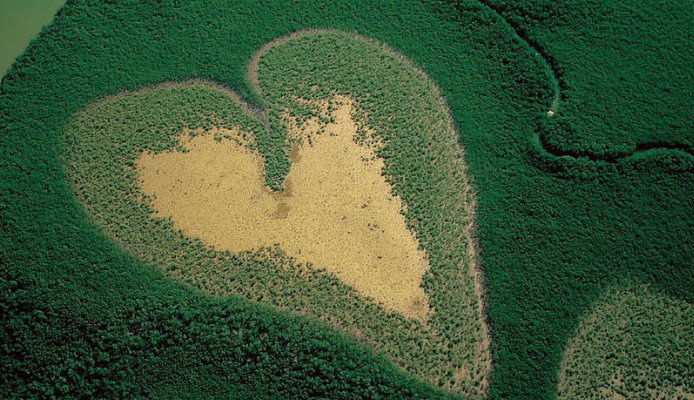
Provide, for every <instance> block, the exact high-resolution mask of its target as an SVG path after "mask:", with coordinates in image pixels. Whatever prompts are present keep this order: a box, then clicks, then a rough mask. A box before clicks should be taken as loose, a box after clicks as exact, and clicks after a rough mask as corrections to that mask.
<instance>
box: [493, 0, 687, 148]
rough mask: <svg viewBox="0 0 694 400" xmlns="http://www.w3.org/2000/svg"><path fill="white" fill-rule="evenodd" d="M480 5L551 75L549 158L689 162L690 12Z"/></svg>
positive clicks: (664, 4) (597, 5)
mask: <svg viewBox="0 0 694 400" xmlns="http://www.w3.org/2000/svg"><path fill="white" fill-rule="evenodd" d="M483 3H486V4H488V5H489V6H490V7H491V8H493V9H494V10H496V11H497V12H499V14H500V15H501V16H502V17H503V18H505V19H506V20H507V21H508V22H509V24H510V25H511V26H512V27H513V28H514V29H515V30H516V31H517V32H518V33H519V34H520V35H521V36H522V37H523V39H524V40H526V41H528V42H529V43H531V44H532V45H534V47H535V48H536V49H541V51H542V55H543V56H545V57H547V59H548V62H549V64H550V65H551V66H552V67H553V68H554V72H555V73H556V75H557V79H558V81H559V86H560V87H561V89H562V90H561V101H560V106H559V116H560V118H555V119H552V120H549V121H547V122H548V126H546V127H544V128H543V133H544V136H543V141H544V143H545V146H547V147H548V148H549V149H551V151H553V152H554V153H557V154H571V155H583V156H589V157H592V158H594V159H605V160H614V159H616V158H619V157H624V156H629V155H632V154H633V153H634V152H635V151H637V152H642V151H647V150H651V149H679V150H680V151H686V152H689V153H690V154H694V134H693V132H694V125H692V117H693V114H692V109H694V97H692V96H691V95H690V93H691V91H692V80H693V79H694V46H692V26H694V6H693V5H692V3H691V2H688V1H673V0H670V1H639V2H638V3H637V4H634V3H625V2H619V1H615V2H604V1H599V0H565V1H562V2H556V1H551V0H537V1H513V0H483ZM577 21H581V23H577Z"/></svg>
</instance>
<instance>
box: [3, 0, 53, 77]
mask: <svg viewBox="0 0 694 400" xmlns="http://www.w3.org/2000/svg"><path fill="white" fill-rule="evenodd" d="M63 3H65V0H0V76H4V75H5V72H7V70H8V69H9V68H10V66H11V65H12V62H13V61H14V59H15V58H17V57H18V56H19V55H20V54H22V52H23V51H24V49H25V48H26V47H27V45H28V44H29V42H31V39H33V38H34V37H35V36H36V35H37V34H38V33H39V32H41V28H42V27H43V26H44V25H46V24H48V23H49V22H51V19H52V18H53V15H55V13H56V11H58V8H60V6H62V5H63Z"/></svg>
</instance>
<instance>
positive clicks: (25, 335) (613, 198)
mask: <svg viewBox="0 0 694 400" xmlns="http://www.w3.org/2000/svg"><path fill="white" fill-rule="evenodd" d="M490 3H494V4H493V5H495V6H496V8H498V9H499V10H501V15H502V16H504V17H505V18H507V19H508V20H509V21H511V22H513V23H514V24H515V25H517V26H518V27H519V28H520V31H521V33H522V34H523V35H525V36H526V37H528V38H531V39H532V41H533V43H534V44H535V45H536V46H537V47H539V48H541V49H542V52H543V54H546V56H547V57H548V58H549V59H550V60H553V61H552V62H553V63H554V65H555V68H556V71H557V73H558V75H559V79H560V83H561V85H562V87H563V88H564V89H565V90H564V91H563V96H565V98H564V99H563V100H562V103H561V104H560V107H559V114H558V115H559V117H558V118H554V119H551V118H548V117H547V116H546V111H547V110H548V109H549V107H550V106H551V103H552V96H553V90H552V89H553V85H554V83H553V82H552V81H551V79H550V78H548V74H547V64H546V63H545V62H544V61H542V60H540V59H538V57H536V56H533V54H532V51H531V50H530V49H529V48H528V43H527V41H523V40H519V39H518V38H517V37H516V36H515V33H514V32H515V31H514V29H513V28H512V27H511V26H510V25H509V24H508V22H507V21H504V20H503V19H502V18H501V17H499V15H498V14H497V13H496V12H494V11H492V10H490V9H489V8H487V7H485V6H484V5H482V4H480V3H478V2H477V1H475V0H464V1H459V2H457V4H455V5H453V4H448V3H445V4H444V3H440V2H437V1H426V2H424V3H420V2H414V1H407V0H397V1H396V0H393V1H387V0H383V1H373V2H372V1H363V2H352V1H344V2H338V1H325V2H321V1H315V0H311V1H301V0H299V1H294V2H286V1H270V2H257V1H242V0H239V1H233V2H230V1H222V0H207V1H173V0H172V1H161V2H141V1H135V0H123V1H120V0H119V1H87V0H80V1H71V2H70V3H69V4H68V6H66V7H65V8H63V9H62V10H61V12H60V13H59V15H58V17H57V18H56V20H55V22H54V24H53V25H52V27H51V28H50V29H49V30H47V31H46V32H44V33H43V35H42V36H41V37H40V39H39V40H38V41H36V42H34V43H33V45H32V46H31V47H30V48H29V50H28V51H27V53H26V54H25V55H24V56H23V57H21V58H20V59H19V60H18V61H17V62H16V63H15V65H14V67H13V69H12V70H10V71H9V72H8V75H7V76H6V77H5V78H4V80H3V82H2V85H1V86H0V293H1V294H0V296H2V299H1V300H0V315H2V323H1V324H0V366H1V367H0V368H2V369H1V370H0V397H3V398H12V397H51V396H53V397H56V398H57V397H61V398H69V397H73V398H76V397H87V398H90V397H137V396H140V397H154V396H157V395H158V396H162V397H164V396H169V397H181V398H196V397H197V398H205V397H207V398H212V397H214V398H220V397H229V398H234V397H238V398H260V397H275V398H283V397H284V398H291V397H294V398H306V397H329V398H339V397H344V398H359V397H366V398H379V396H380V397H381V398H383V397H391V398H396V397H402V398H416V397H421V398H435V397H436V396H441V395H440V394H438V392H434V391H433V390H432V389H429V388H427V387H423V386H421V385H420V384H417V383H414V382H413V381H411V380H409V379H408V378H406V377H405V375H403V374H401V373H397V372H395V371H394V370H393V367H392V366H390V364H387V363H386V362H385V361H384V359H383V358H381V357H376V356H374V355H372V354H371V353H370V352H369V351H367V350H365V349H364V348H362V347H361V346H357V345H353V344H350V343H351V342H350V341H349V340H346V339H345V338H344V337H343V336H341V335H339V334H336V333H329V332H327V331H326V330H325V329H324V327H322V326H316V325H315V324H313V323H308V322H306V321H304V320H302V319H298V318H296V317H292V316H288V315H283V314H278V313H277V312H276V311H272V310H268V309H266V308H265V307H262V306H259V305H257V304H249V303H247V302H246V301H244V300H242V299H239V298H236V297H231V298H229V299H226V300H216V299H211V298H208V297H205V296H204V295H202V294H199V293H197V292H195V291H193V290H190V289H187V288H182V287H181V286H180V285H178V284H174V283H172V282H170V280H168V279H167V278H165V277H164V276H163V274H162V273H160V272H157V271H155V270H152V269H148V268H146V266H145V265H143V263H142V262H141V261H139V260H135V259H134V258H133V257H132V256H130V255H128V254H125V253H124V252H123V251H122V250H121V249H119V248H118V246H116V245H114V244H113V243H112V242H111V241H110V240H108V239H107V238H106V236H105V235H104V234H103V232H100V231H98V230H97V229H95V228H94V227H93V224H92V223H91V222H90V221H89V220H88V218H87V217H86V214H85V212H84V211H83V210H82V209H81V208H80V206H79V205H78V203H77V202H76V201H75V196H74V193H73V190H72V188H71V185H70V184H69V183H68V182H67V181H66V177H67V176H68V175H66V173H65V171H63V169H62V167H61V163H60V158H59V154H60V143H61V140H62V138H63V133H64V129H65V127H66V125H67V124H68V122H69V120H70V117H71V116H72V115H73V114H74V113H76V112H77V111H78V110H80V109H81V108H83V107H84V106H86V105H87V104H89V103H90V102H93V101H95V100H97V99H100V98H103V97H104V96H107V95H111V94H116V93H118V92H120V91H122V90H129V89H135V88H140V87H144V86H148V85H152V84H156V83H160V82H165V81H182V80H186V79H190V78H194V77H197V78H204V79H208V80H213V81H217V82H221V83H224V84H225V85H227V86H230V87H233V88H236V89H237V90H238V91H240V92H241V93H243V94H244V96H246V97H247V98H250V99H255V101H258V99H257V96H255V95H253V94H252V91H251V90H250V85H249V84H248V82H247V78H246V77H245V76H244V65H245V63H246V62H247V61H248V60H249V59H250V57H251V55H252V54H253V52H254V51H255V50H256V49H258V48H259V47H260V46H261V45H262V44H263V43H265V42H267V41H269V40H271V39H273V38H275V37H277V36H280V35H283V34H287V33H289V32H291V31H295V30H299V29H302V28H307V27H330V28H336V29H343V30H348V31H357V32H359V33H361V34H364V35H366V36H369V37H373V38H376V39H379V40H382V41H384V42H386V43H388V44H389V45H391V46H393V47H394V48H395V49H396V50H398V51H400V52H402V53H403V54H405V55H407V56H408V57H410V58H411V59H412V60H413V61H414V62H415V63H416V64H418V65H420V66H421V67H422V68H424V69H425V70H426V71H427V72H428V73H429V74H430V76H431V77H432V78H433V79H434V80H435V81H436V82H437V83H438V84H439V86H440V87H441V88H442V92H443V94H444V95H445V96H446V99H447V101H448V103H449V105H450V107H451V111H452V115H453V117H454V119H455V121H456V123H457V124H458V126H459V128H460V133H461V142H462V143H463V144H464V146H465V148H466V156H467V160H468V162H469V165H470V170H469V172H470V175H471V178H472V179H473V180H474V182H473V183H474V186H475V188H476V189H477V191H478V197H479V204H478V216H477V227H478V231H477V234H478V237H479V241H480V244H481V251H482V259H483V262H484V267H485V274H486V275H485V280H486V282H487V293H486V295H487V307H488V312H489V321H490V323H491V328H492V332H493V356H494V363H495V366H494V372H493V375H492V380H491V385H492V386H491V392H490V396H491V397H492V398H508V399H524V398H528V399H530V398H533V399H535V398H543V399H550V398H553V397H554V392H555V389H556V380H557V370H558V367H559V363H560V360H561V357H562V352H563V347H564V345H565V344H566V342H567V341H568V339H569V336H570V335H571V334H572V332H573V330H574V328H575V326H576V324H577V323H578V321H579V319H580V317H581V316H582V314H583V313H584V312H586V311H587V310H588V309H589V308H590V305H591V304H592V303H593V302H594V301H595V300H596V299H597V298H599V296H600V294H601V293H602V292H604V291H605V290H606V289H607V288H608V287H610V286H612V285H614V284H616V283H618V282H619V281H620V280H621V279H623V278H624V277H628V278H629V279H633V280H636V281H645V282H648V283H649V284H651V285H652V286H653V287H655V288H657V290H659V291H662V292H664V293H667V294H668V295H670V296H675V297H678V298H680V299H683V300H685V301H687V302H689V303H691V302H693V301H694V296H692V293H694V272H693V270H692V268H691V260H692V259H694V248H693V247H692V246H691V243H692V242H694V216H693V215H692V211H691V210H692V209H694V196H692V193H694V164H693V162H692V157H691V156H689V155H687V154H685V153H682V152H678V151H673V150H664V149H657V150H651V151H648V152H644V153H641V154H637V155H636V156H633V157H628V158H618V157H615V156H614V155H615V154H624V153H628V152H631V151H633V149H635V148H637V147H639V146H641V147H642V148H643V147H644V146H645V147H648V146H653V144H657V143H663V144H666V145H667V146H660V147H666V148H667V147H675V145H676V146H691V144H692V143H691V140H692V130H691V121H692V117H691V110H692V109H693V108H692V97H691V92H692V91H691V85H692V83H691V82H692V79H691V77H692V74H693V73H694V71H693V70H694V67H693V66H692V60H694V57H691V51H692V46H691V43H690V42H691V37H692V29H694V28H692V24H691V22H690V23H686V22H684V21H685V20H686V19H687V18H690V19H691V16H692V14H693V13H691V4H690V3H689V2H686V1H679V2H675V1H667V2H655V1H651V0H642V1H636V2H629V3H628V4H627V3H626V2H613V3H609V4H608V3H603V2H594V1H590V0H567V1H561V2H549V1H523V2H510V1H509V2H505V1H494V2H492V1H491V0H490ZM661 4H662V5H663V10H665V11H667V12H665V11H663V12H661V11H660V10H659V7H660V5H661ZM502 6H505V8H503V9H502ZM629 7H630V8H629ZM601 8H604V9H605V11H602V10H601ZM619 10H622V11H625V12H621V13H618V12H617V11H619ZM668 10H669V11H668ZM591 15H592V16H591ZM625 15H632V16H636V15H639V18H627V17H625ZM670 17H672V18H674V19H675V21H683V22H672V23H670V22H667V21H668V18H670ZM591 20H600V23H599V24H598V23H592V24H591V22H590V21H591ZM654 24H655V25H657V26H658V28H657V29H656V28H653V26H654ZM612 29H614V30H615V31H616V32H618V35H612V31H611V30H612ZM629 29H634V30H635V32H636V33H635V34H631V33H629ZM639 32H648V33H649V35H651V37H648V36H644V35H640V34H638V33H639ZM653 35H654V36H653ZM613 36H614V37H619V38H622V39H621V40H610V39H611V38H612V37H613ZM668 40H669V41H670V42H668ZM656 43H673V44H672V45H671V46H661V47H659V48H658V45H657V44H656ZM656 48H658V52H657V55H654V54H653V53H655V50H653V49H656ZM647 49H651V51H648V50H647ZM642 50H643V51H642ZM603 63H604V64H606V65H609V66H610V69H609V72H608V73H601V72H600V71H601V70H600V68H602V67H601V65H602V64H603ZM667 71H672V76H675V77H677V78H676V79H669V77H670V76H671V75H666V72H667ZM598 93H600V94H601V96H602V94H603V93H604V94H605V96H604V97H598V96H597V94H598ZM666 93H669V94H666ZM659 121H663V122H662V123H659ZM538 132H542V135H543V136H542V137H543V139H544V140H546V141H547V142H546V143H545V145H546V146H547V147H548V148H550V149H552V150H553V151H555V153H557V154H562V151H563V152H566V153H569V154H590V155H592V157H591V158H588V157H579V158H569V157H557V156H554V155H551V154H548V153H547V152H546V151H544V150H543V149H542V148H541V147H540V144H539V141H538V140H537V138H536V134H537V133H538ZM602 145H604V148H602V147H600V146H602ZM560 150H561V151H560ZM603 153H605V154H608V153H609V154H612V156H610V157H609V158H612V162H605V161H594V160H595V159H597V158H598V157H596V156H600V155H601V154H603ZM278 173H279V172H278ZM193 321H195V323H193ZM140 326H143V328H139V327H140ZM245 327H247V328H245ZM240 328H243V329H249V332H253V335H248V336H243V337H242V338H233V334H234V332H238V330H239V329H240ZM228 332H229V333H228ZM297 354H298V356H299V357H300V359H301V360H306V362H304V363H299V364H292V362H293V360H294V359H295V356H296V355H297ZM292 368H295V369H292Z"/></svg>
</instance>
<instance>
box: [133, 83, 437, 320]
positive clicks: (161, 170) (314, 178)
mask: <svg viewBox="0 0 694 400" xmlns="http://www.w3.org/2000/svg"><path fill="white" fill-rule="evenodd" d="M336 104H337V108H336V109H334V110H333V111H332V116H333V117H334V122H333V123H329V124H326V125H324V126H319V125H318V123H317V122H316V121H315V120H314V121H310V123H309V124H307V128H306V127H305V128H304V129H300V128H298V127H297V126H296V124H295V123H289V124H288V126H289V127H290V130H291V132H290V134H291V136H294V137H299V138H304V139H306V137H307V135H310V136H311V137H312V141H311V144H309V141H308V140H303V141H302V142H301V144H297V145H295V146H296V147H295V148H294V149H293V151H292V161H293V164H292V169H291V171H290V173H289V174H288V175H287V178H286V181H285V191H284V193H275V192H272V191H271V190H269V189H268V188H267V186H265V172H264V170H263V163H262V159H261V157H260V156H259V155H258V154H257V153H256V152H254V151H251V150H249V149H248V147H247V146H245V145H244V144H243V143H241V144H239V142H237V141H235V140H229V139H223V140H221V141H220V140H218V139H219V138H220V136H223V135H227V136H228V135H231V136H233V137H238V134H237V133H236V132H229V131H217V132H211V133H207V134H204V135H197V136H195V137H193V138H192V139H190V138H182V144H183V146H184V147H185V148H186V149H187V151H186V152H181V151H177V150H173V151H167V152H163V153H159V154H153V153H143V154H142V155H141V156H140V157H139V159H138V160H137V165H138V171H139V176H140V179H141V185H142V189H143V191H144V193H146V194H147V195H149V196H150V197H151V201H152V206H153V208H154V209H155V210H156V214H157V215H158V216H161V217H171V218H172V220H173V222H174V225H175V227H176V228H177V229H180V230H182V231H183V232H184V233H185V234H187V235H189V236H194V237H199V238H201V239H202V240H203V242H205V243H207V244H209V245H212V246H214V247H215V248H217V249H220V250H224V249H226V250H229V251H232V252H237V251H242V250H252V249H257V248H260V247H263V246H269V245H273V244H279V245H280V247H281V248H282V249H283V250H284V251H285V252H286V253H287V254H288V255H290V256H292V257H294V258H296V259H297V260H299V261H302V262H310V263H311V264H312V265H313V266H314V267H315V268H321V269H325V270H327V271H329V272H330V273H332V274H334V275H336V276H337V277H338V278H339V279H340V280H341V281H342V282H344V283H346V284H348V285H351V286H353V287H354V288H355V289H356V290H357V291H359V292H360V293H362V294H363V295H364V296H367V297H371V298H373V299H374V300H375V301H376V302H378V303H380V304H381V305H383V306H384V307H385V308H386V309H389V310H392V311H396V312H399V313H400V314H402V315H403V316H405V317H408V318H413V319H417V320H420V321H422V322H425V321H426V319H427V317H428V314H429V302H428V297H427V295H426V294H425V292H424V290H423V288H422V287H421V284H422V276H423V275H424V273H425V272H426V271H427V270H428V268H429V265H428V261H427V258H426V254H425V253H424V252H423V251H422V250H420V249H419V243H418V241H417V239H416V237H415V235H414V234H413V233H412V232H411V231H409V230H408V229H407V226H406V224H405V218H404V216H403V215H402V213H401V210H402V208H403V203H402V200H401V199H400V198H399V197H398V196H393V195H392V193H391V186H390V185H389V184H388V183H387V182H386V180H385V178H384V176H383V175H382V171H383V168H384V163H383V160H382V159H380V158H378V157H376V154H375V150H376V148H375V147H376V146H375V145H373V144H366V143H361V144H358V143H357V142H356V141H355V137H356V135H357V126H356V125H355V123H354V121H353V120H352V117H351V112H352V102H351V101H350V100H349V99H347V98H344V97H341V98H337V99H336ZM320 128H322V130H323V133H322V134H317V131H318V130H319V129H320ZM215 134H216V136H217V140H215Z"/></svg>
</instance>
